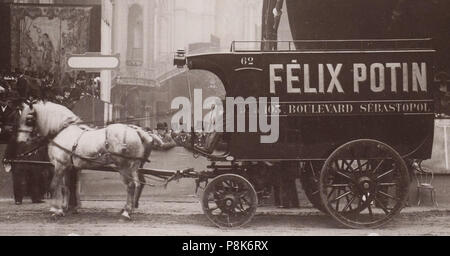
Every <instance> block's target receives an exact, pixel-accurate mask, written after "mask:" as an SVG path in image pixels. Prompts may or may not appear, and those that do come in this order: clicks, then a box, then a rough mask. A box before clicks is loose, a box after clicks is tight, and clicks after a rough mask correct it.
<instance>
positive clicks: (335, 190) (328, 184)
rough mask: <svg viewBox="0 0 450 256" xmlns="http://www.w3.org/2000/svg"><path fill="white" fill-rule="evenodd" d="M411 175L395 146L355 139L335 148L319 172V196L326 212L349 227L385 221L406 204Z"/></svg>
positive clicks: (377, 225)
mask: <svg viewBox="0 0 450 256" xmlns="http://www.w3.org/2000/svg"><path fill="white" fill-rule="evenodd" d="M408 186H409V174H408V169H407V167H406V164H405V162H404V160H403V159H402V158H401V156H400V155H399V154H398V153H397V151H395V150H394V149H393V148H392V147H390V146H388V145H386V144H384V143H382V142H379V141H375V140H368V139H364V140H356V141H352V142H349V143H347V144H344V145H343V146H341V147H339V148H338V149H336V150H335V151H334V152H333V153H332V154H331V155H330V157H329V158H328V159H327V160H326V161H325V164H324V166H323V168H322V171H321V173H320V181H319V188H320V197H321V201H322V204H323V206H324V207H325V209H326V210H327V212H328V213H329V214H330V215H331V216H332V217H333V218H334V219H336V220H337V221H338V222H340V223H341V224H343V225H345V226H346V227H350V228H375V227H379V226H381V225H383V224H386V223H387V222H388V221H389V220H391V219H392V218H393V217H394V216H395V215H396V214H397V213H399V212H400V211H401V210H402V208H403V207H404V205H405V202H406V199H407V195H408Z"/></svg>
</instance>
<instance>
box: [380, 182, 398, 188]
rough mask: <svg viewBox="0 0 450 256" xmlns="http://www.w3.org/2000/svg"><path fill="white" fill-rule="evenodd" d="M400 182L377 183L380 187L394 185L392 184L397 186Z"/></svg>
mask: <svg viewBox="0 0 450 256" xmlns="http://www.w3.org/2000/svg"><path fill="white" fill-rule="evenodd" d="M397 185H398V184H397V183H395V182H385V183H379V184H377V186H380V187H392V186H397Z"/></svg>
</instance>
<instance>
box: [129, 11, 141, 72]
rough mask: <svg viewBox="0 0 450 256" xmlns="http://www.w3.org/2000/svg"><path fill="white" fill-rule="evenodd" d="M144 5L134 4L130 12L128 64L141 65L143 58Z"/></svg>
mask: <svg viewBox="0 0 450 256" xmlns="http://www.w3.org/2000/svg"><path fill="white" fill-rule="evenodd" d="M142 17H143V15H142V7H141V6H140V5H138V4H133V5H132V6H131V7H130V10H129V12H128V49H127V64H128V65H129V66H141V65H142V60H143V57H144V56H143V55H144V54H143V45H144V37H143V36H144V25H143V18H142Z"/></svg>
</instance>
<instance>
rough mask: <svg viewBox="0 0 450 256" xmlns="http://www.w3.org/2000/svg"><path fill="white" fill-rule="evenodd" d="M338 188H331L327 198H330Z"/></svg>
mask: <svg viewBox="0 0 450 256" xmlns="http://www.w3.org/2000/svg"><path fill="white" fill-rule="evenodd" d="M335 189H336V188H331V190H330V193H329V194H328V195H327V199H328V200H329V199H330V197H331V195H332V194H333V192H334V191H335Z"/></svg>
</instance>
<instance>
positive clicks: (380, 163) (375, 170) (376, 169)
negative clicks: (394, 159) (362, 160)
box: [372, 159, 384, 174]
mask: <svg viewBox="0 0 450 256" xmlns="http://www.w3.org/2000/svg"><path fill="white" fill-rule="evenodd" d="M383 162H384V159H383V160H381V161H380V162H379V163H378V165H377V167H375V169H373V171H372V173H373V174H375V173H377V171H378V169H379V168H380V167H381V165H382V164H383Z"/></svg>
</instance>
